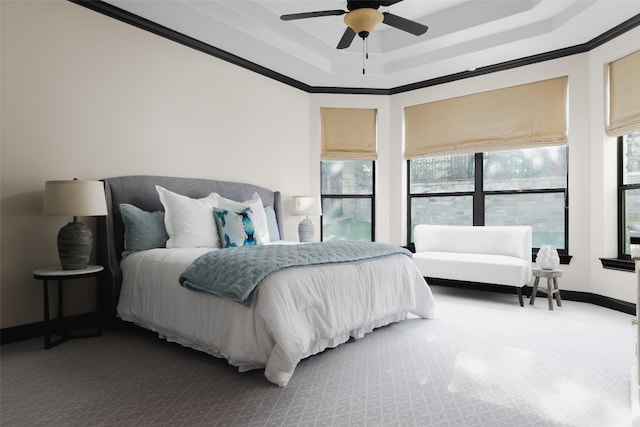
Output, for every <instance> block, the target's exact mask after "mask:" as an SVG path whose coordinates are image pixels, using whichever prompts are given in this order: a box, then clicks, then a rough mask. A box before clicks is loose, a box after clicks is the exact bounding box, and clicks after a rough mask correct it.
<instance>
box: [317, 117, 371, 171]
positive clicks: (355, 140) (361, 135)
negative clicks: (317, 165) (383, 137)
mask: <svg viewBox="0 0 640 427" xmlns="http://www.w3.org/2000/svg"><path fill="white" fill-rule="evenodd" d="M320 118H321V121H322V125H321V128H322V129H321V132H322V134H321V139H322V148H321V159H322V160H375V159H376V157H377V154H376V110H375V109H357V108H321V109H320Z"/></svg>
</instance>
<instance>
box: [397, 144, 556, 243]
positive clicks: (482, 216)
mask: <svg viewBox="0 0 640 427" xmlns="http://www.w3.org/2000/svg"><path fill="white" fill-rule="evenodd" d="M408 203H409V209H408V212H409V216H410V218H409V221H408V225H409V230H408V232H409V234H408V235H409V236H410V238H409V240H410V241H413V229H414V227H415V225H417V224H443V225H530V226H531V227H532V229H533V247H534V248H539V247H540V246H542V245H543V244H549V245H554V246H555V247H556V248H557V249H558V251H559V252H561V253H567V249H568V248H567V218H568V216H567V215H568V212H567V208H566V207H567V206H568V203H567V147H566V146H565V145H562V146H551V147H537V148H526V149H520V150H507V151H493V152H487V153H476V154H459V155H449V156H434V157H423V158H416V159H411V160H409V195H408Z"/></svg>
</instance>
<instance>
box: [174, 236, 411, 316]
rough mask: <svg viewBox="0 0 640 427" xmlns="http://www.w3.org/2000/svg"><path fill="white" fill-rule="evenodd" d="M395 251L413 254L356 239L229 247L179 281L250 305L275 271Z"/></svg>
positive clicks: (208, 257) (196, 264)
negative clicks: (254, 296)
mask: <svg viewBox="0 0 640 427" xmlns="http://www.w3.org/2000/svg"><path fill="white" fill-rule="evenodd" d="M394 254H404V255H406V256H408V257H411V256H412V254H411V252H409V251H408V250H406V249H404V248H401V247H398V246H393V245H389V244H386V243H378V242H361V241H352V240H339V241H329V242H316V243H305V244H300V245H261V246H245V247H234V248H225V249H220V250H215V251H211V252H207V253H205V254H203V255H201V256H200V257H198V258H197V259H196V260H195V261H193V263H192V264H191V265H190V266H189V267H187V269H186V270H185V271H184V272H183V273H182V274H181V275H180V279H179V282H180V284H181V285H182V286H184V287H185V288H188V289H192V290H197V291H202V292H208V293H211V294H213V295H216V296H218V297H222V298H227V299H230V300H233V301H237V302H240V303H243V304H245V305H249V304H250V303H251V299H252V297H253V295H254V294H255V292H256V289H257V287H258V286H259V284H260V283H261V282H262V281H263V280H264V279H265V278H266V277H267V276H268V275H269V274H271V273H273V272H275V271H278V270H281V269H284V268H289V267H299V266H308V265H320V264H329V263H348V262H357V261H362V260H367V259H372V258H380V257H387V256H390V255H394Z"/></svg>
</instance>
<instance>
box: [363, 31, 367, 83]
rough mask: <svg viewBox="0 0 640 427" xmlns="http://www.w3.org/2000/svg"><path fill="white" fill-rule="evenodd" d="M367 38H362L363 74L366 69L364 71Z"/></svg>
mask: <svg viewBox="0 0 640 427" xmlns="http://www.w3.org/2000/svg"><path fill="white" fill-rule="evenodd" d="M366 40H367V39H364V40H362V74H363V75H364V74H365V71H364V58H365V51H366V49H365V43H366Z"/></svg>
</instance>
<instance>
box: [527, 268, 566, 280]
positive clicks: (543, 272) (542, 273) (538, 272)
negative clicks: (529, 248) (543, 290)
mask: <svg viewBox="0 0 640 427" xmlns="http://www.w3.org/2000/svg"><path fill="white" fill-rule="evenodd" d="M533 275H534V276H535V277H551V278H553V277H560V276H562V270H560V269H559V268H552V269H551V268H534V269H533Z"/></svg>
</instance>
